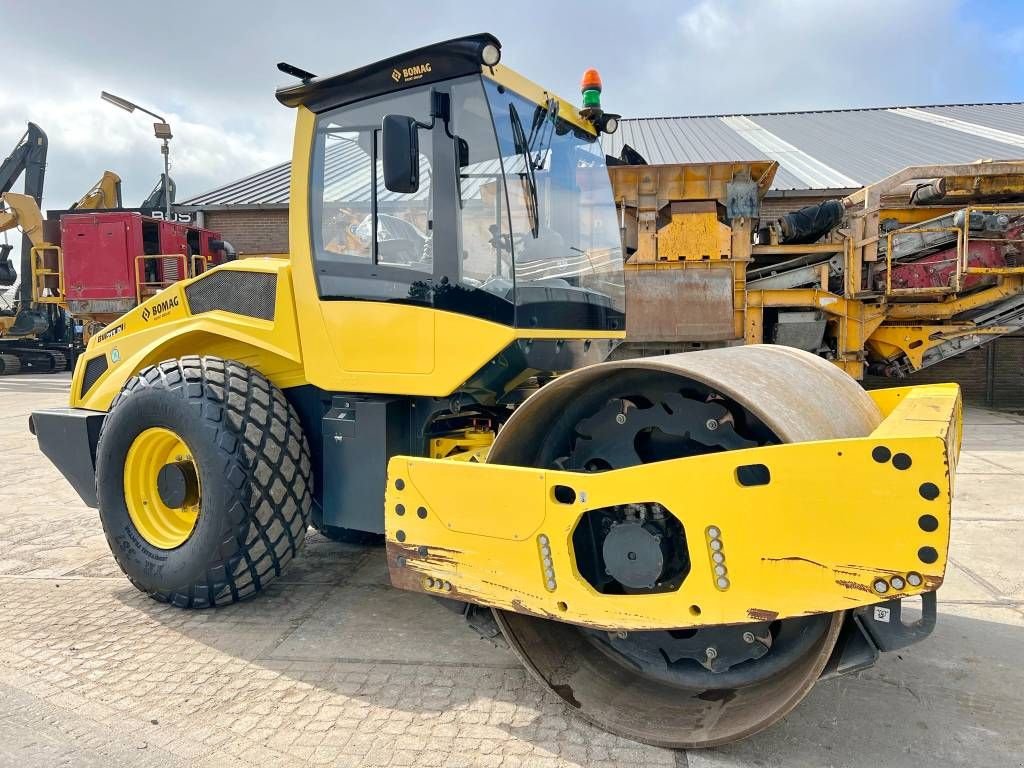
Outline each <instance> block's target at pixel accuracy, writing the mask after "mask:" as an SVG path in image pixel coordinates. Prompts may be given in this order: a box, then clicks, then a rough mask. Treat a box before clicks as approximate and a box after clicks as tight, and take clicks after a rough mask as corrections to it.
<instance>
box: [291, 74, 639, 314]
mask: <svg viewBox="0 0 1024 768" xmlns="http://www.w3.org/2000/svg"><path fill="white" fill-rule="evenodd" d="M439 94H440V95H442V96H446V97H447V99H448V101H449V104H450V110H449V111H450V119H449V120H447V121H445V120H443V119H442V118H436V119H435V118H434V117H433V115H432V105H433V104H435V103H436V101H437V97H438V95H439ZM556 103H557V102H551V103H550V104H547V105H537V104H535V103H533V102H530V101H528V100H527V99H525V98H523V97H521V96H519V95H517V94H515V93H513V92H512V91H510V90H508V89H506V88H504V87H501V86H498V85H496V84H494V83H492V82H490V81H489V80H486V79H483V78H480V77H476V76H473V77H466V78H461V79H458V80H453V81H449V82H446V83H439V84H434V85H432V86H423V87H420V88H413V89H406V90H404V91H400V92H398V93H395V94H387V95H384V96H380V97H377V98H374V99H369V100H366V101H362V102H358V103H356V104H353V105H349V106H345V107H341V108H339V109H336V110H332V111H330V112H325V113H322V114H321V115H319V116H318V125H317V134H316V141H315V143H314V152H313V166H312V175H311V176H312V185H311V195H312V199H311V200H310V203H311V213H312V220H311V222H310V223H311V232H310V234H311V239H312V244H313V252H314V259H315V262H316V267H317V270H316V271H317V279H318V283H319V289H320V295H321V296H322V297H323V298H327V299H330V298H335V299H369V300H384V301H399V302H405V303H417V304H428V305H431V306H434V307H436V308H438V309H444V310H448V311H454V312H461V313H465V314H472V315H476V316H478V317H483V318H485V319H488V320H492V321H496V322H500V323H504V324H507V325H516V326H519V327H524V328H547V329H566V330H619V329H622V328H623V327H624V286H623V266H622V265H623V260H622V251H621V243H620V238H619V231H618V226H617V217H616V210H615V205H614V202H613V200H612V194H611V185H610V183H609V180H608V173H607V170H606V168H605V162H604V155H603V153H602V151H601V147H600V144H599V142H598V141H597V139H596V137H594V136H592V135H590V134H588V133H587V132H585V131H582V130H580V129H579V128H576V127H574V126H573V125H572V124H571V123H570V122H569V121H567V120H565V119H563V118H562V117H560V116H559V115H558V114H557V111H558V110H557V107H555V106H554V104H556ZM388 114H397V115H407V116H410V117H413V118H415V119H416V120H417V121H418V122H419V123H420V125H421V127H420V128H419V151H420V159H419V166H420V183H419V189H418V190H417V191H416V192H415V193H412V194H397V193H394V192H391V191H389V190H387V189H386V188H385V187H384V183H383V173H382V160H381V158H382V151H381V139H382V137H381V130H380V126H381V121H382V119H383V118H384V116H386V115H388Z"/></svg>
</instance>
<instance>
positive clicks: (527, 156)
mask: <svg viewBox="0 0 1024 768" xmlns="http://www.w3.org/2000/svg"><path fill="white" fill-rule="evenodd" d="M508 115H509V120H510V122H511V123H512V139H513V141H514V142H515V145H516V152H517V153H518V154H519V155H520V156H521V157H522V158H523V162H524V163H525V164H526V170H525V172H522V173H520V174H519V176H520V178H522V179H523V180H524V181H525V182H526V191H527V196H526V213H527V215H529V217H530V234H532V235H533V236H534V238H536V237H537V236H538V235H539V234H540V215H539V212H538V202H537V179H536V177H535V176H534V175H533V153H532V152H531V150H530V143H529V141H527V139H526V131H524V130H523V123H522V121H521V120H520V119H519V111H518V110H517V109H516V106H515V104H509V105H508Z"/></svg>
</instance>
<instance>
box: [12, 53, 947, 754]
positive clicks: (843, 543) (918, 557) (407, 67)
mask: <svg viewBox="0 0 1024 768" xmlns="http://www.w3.org/2000/svg"><path fill="white" fill-rule="evenodd" d="M500 55H501V50H500V46H499V43H498V41H497V40H496V39H495V38H494V37H492V36H490V35H476V36H471V37H464V38H459V39H456V40H451V41H448V42H445V43H440V44H437V45H432V46H429V47H425V48H422V49H419V50H415V51H412V52H409V53H405V54H402V55H400V56H396V57H393V58H390V59H386V60H384V61H381V62H379V63H376V64H371V65H369V66H366V67H363V68H361V69H358V70H355V71H353V72H349V73H347V74H342V75H337V76H333V77H324V78H318V77H315V76H313V75H311V74H310V73H308V72H304V71H302V70H299V69H297V68H295V67H292V66H290V65H281V68H282V70H283V71H286V72H288V73H289V74H292V75H295V76H296V77H298V78H299V80H300V82H298V83H297V84H295V85H292V86H289V87H285V88H282V89H280V90H279V91H278V94H277V95H278V99H279V100H280V101H281V102H282V103H284V104H285V105H287V106H289V107H293V108H295V110H296V115H297V120H296V131H295V146H294V157H293V165H292V181H291V214H290V215H291V222H290V251H291V253H290V259H288V260H285V259H269V258H268V259H250V260H244V261H239V262H234V263H230V264H226V265H224V266H221V267H219V268H216V269H213V270H211V271H209V272H207V273H205V274H203V275H201V276H199V277H196V278H194V279H190V280H184V281H182V282H180V283H177V284H175V285H172V286H171V287H169V288H167V289H166V290H164V291H162V292H161V293H159V294H157V295H156V296H154V297H152V298H150V299H148V300H147V301H145V302H144V303H143V304H141V305H140V306H139V307H137V308H135V309H133V310H131V311H130V312H128V313H127V314H125V315H124V316H123V317H121V318H120V319H118V320H117V321H116V322H114V323H113V324H111V325H110V326H108V327H107V328H106V329H105V330H104V331H103V332H102V333H100V334H98V335H96V336H94V337H93V338H92V340H91V341H90V344H89V347H88V349H87V351H86V353H85V354H84V355H83V356H82V358H81V359H80V360H79V362H78V365H77V368H76V370H75V374H74V378H73V381H72V391H71V402H70V407H69V408H64V409H54V410H42V411H37V412H35V413H34V414H33V415H32V417H31V427H32V429H33V431H34V433H35V434H36V435H37V438H38V441H39V444H40V447H41V449H42V451H43V452H44V453H45V454H46V455H47V456H48V457H49V458H50V459H51V460H52V461H53V462H54V463H55V464H56V465H57V466H58V467H59V468H60V470H61V471H62V472H63V474H64V475H65V477H66V478H67V479H68V480H69V481H70V482H71V484H72V485H73V486H74V487H75V489H76V490H77V492H78V493H79V494H80V495H81V497H82V498H83V500H84V501H85V502H86V503H87V504H89V505H91V506H94V507H97V508H98V510H99V514H100V518H101V520H102V523H103V528H104V531H105V532H106V536H107V539H108V541H109V543H110V547H111V549H112V551H113V553H114V556H115V557H116V559H117V562H118V563H119V565H120V566H121V568H122V569H123V570H124V572H125V573H126V575H127V576H128V577H129V578H130V579H131V581H132V582H133V583H134V584H135V585H136V586H137V587H138V588H139V589H140V590H142V591H144V592H146V593H148V594H150V595H152V596H153V597H154V598H156V599H158V600H162V601H167V602H169V603H172V604H174V605H178V606H181V607H183V608H185V607H196V608H198V607H207V606H215V605H223V604H228V603H232V602H234V601H237V600H240V599H244V598H247V597H250V596H252V595H254V594H255V593H257V592H258V591H259V590H260V589H261V588H263V587H265V586H266V585H267V583H268V582H270V581H271V580H272V579H274V578H275V577H277V576H278V575H279V574H280V573H281V571H282V569H283V568H284V567H285V566H286V565H287V564H288V562H289V561H290V560H291V559H292V558H293V557H294V556H295V555H296V553H297V552H298V551H299V549H300V548H301V546H302V544H303V540H304V538H305V535H306V527H307V525H308V524H312V525H313V526H315V527H316V528H317V529H318V530H320V531H321V532H323V533H324V534H325V535H326V536H328V537H331V538H334V539H343V540H349V541H352V540H362V539H369V538H373V537H375V536H376V537H379V536H381V535H382V534H383V538H384V539H385V541H386V555H387V564H388V569H389V572H390V576H391V581H392V582H393V584H394V585H396V586H397V587H400V588H402V589H407V590H412V591H415V592H422V593H425V594H426V595H431V596H435V597H438V598H441V599H443V600H444V601H445V602H446V604H448V605H451V606H454V607H455V608H456V609H457V610H458V611H460V612H461V613H464V614H465V615H466V617H467V618H468V619H469V620H470V623H471V624H472V625H473V626H475V627H477V628H478V629H479V630H480V631H481V632H483V633H484V634H493V635H497V634H498V633H499V632H500V633H501V635H503V636H504V638H505V639H506V640H507V641H508V644H509V646H510V647H511V648H512V650H513V651H514V652H515V654H516V655H517V656H518V657H519V658H520V659H521V660H522V662H523V663H524V664H525V665H526V666H527V667H528V668H529V669H530V670H531V671H532V672H533V673H534V675H535V676H536V677H537V679H538V680H539V681H540V682H541V684H542V685H544V686H545V687H546V688H547V689H549V690H551V691H553V692H554V693H555V694H556V695H557V696H559V697H561V698H562V699H563V700H564V701H565V702H566V703H567V705H568V707H569V708H571V709H572V710H574V711H575V712H577V713H578V714H579V715H580V716H581V717H583V718H586V719H588V720H590V721H592V722H594V723H596V724H598V725H599V726H601V727H603V728H605V729H607V730H609V731H613V732H615V733H619V734H623V735H626V736H628V737H631V738H633V739H637V740H640V741H644V742H648V743H651V744H658V745H664V746H670V747H688V746H708V745H713V744H720V743H724V742H728V741H731V740H734V739H737V738H741V737H744V736H747V735H749V734H752V733H755V732H757V731H759V730H760V729H762V728H765V727H767V726H768V725H770V724H771V723H774V722H776V721H777V720H779V719H780V718H781V717H783V716H784V715H785V714H786V713H787V712H789V711H790V710H791V709H792V708H793V707H795V706H796V705H797V703H798V702H799V701H800V700H801V699H802V698H803V697H804V696H805V695H806V694H807V693H808V691H809V690H810V689H811V686H812V685H813V684H814V682H815V681H816V680H818V679H819V678H821V677H823V676H826V677H827V676H833V675H837V674H842V673H846V672H851V671H854V670H858V669H862V668H864V667H866V666H869V665H870V664H871V663H873V661H874V660H875V659H876V658H877V656H878V654H879V652H880V651H887V650H892V649H895V648H900V647H903V646H905V645H909V644H910V643H912V642H914V641H916V640H919V639H921V638H922V637H924V636H926V635H927V634H928V633H929V632H930V631H931V629H932V626H933V625H934V622H935V616H936V610H935V606H936V603H935V590H936V589H937V588H938V587H939V586H940V585H941V583H942V580H943V574H944V571H945V564H946V560H947V547H948V541H949V528H950V495H951V492H952V483H953V475H954V469H955V463H956V459H957V455H958V451H959V440H960V400H959V392H958V389H957V387H956V386H955V385H952V384H949V385H931V386H917V387H904V388H895V389H885V390H878V391H874V392H870V393H869V392H865V391H864V390H863V389H862V388H861V387H860V386H859V385H858V384H857V382H856V381H855V380H854V379H853V378H851V377H850V376H849V375H848V374H847V373H845V372H844V371H843V370H842V369H841V368H840V367H838V366H836V365H834V364H832V363H830V362H827V361H826V360H824V359H822V358H821V357H819V356H816V355H814V354H811V353H808V352H805V351H802V350H799V349H794V348H790V347H786V346H779V345H750V346H737V347H732V348H722V349H711V350H704V351H697V352H689V353H686V354H674V355H667V356H657V357H654V356H652V357H647V358H641V359H632V360H614V361H608V360H607V358H608V357H609V355H610V353H611V352H612V351H613V350H614V349H615V347H616V346H617V345H618V344H620V342H621V341H622V340H623V338H624V335H625V332H626V329H627V327H628V322H629V321H628V320H627V316H626V314H625V298H624V297H625V281H626V277H627V272H626V269H625V267H624V258H623V255H624V254H623V243H622V238H621V237H620V229H622V228H623V224H622V216H623V210H622V206H618V205H617V203H616V200H615V197H614V194H613V184H612V180H611V177H610V176H609V170H608V167H607V165H606V158H605V154H604V152H603V151H602V150H601V147H600V143H599V135H600V133H601V132H602V131H612V130H614V128H615V123H616V120H617V116H615V115H611V114H608V113H605V112H602V111H601V108H600V103H599V96H598V95H597V94H595V93H594V91H595V90H596V89H595V88H589V89H588V90H589V91H590V93H588V94H585V105H584V109H582V110H579V109H577V108H576V107H574V106H573V105H572V104H570V103H568V102H566V101H564V100H562V99H560V98H558V97H556V96H555V95H553V94H551V93H549V92H548V91H546V90H544V89H543V88H541V87H539V86H537V85H534V84H533V83H531V82H529V81H527V80H526V79H524V78H522V77H521V76H519V75H517V74H516V73H514V72H513V71H512V70H510V69H508V68H506V67H505V66H503V65H502V64H500V63H499V59H500ZM652 167H653V166H652ZM751 178H752V179H753V180H754V182H755V183H756V182H757V181H758V179H757V178H754V177H753V176H752V177H751ZM755 198H756V195H755ZM715 232H716V234H721V233H720V230H719V229H718V228H717V225H716V227H715ZM723 237H724V235H723ZM666 311H667V310H666ZM917 596H920V601H921V605H922V608H921V612H920V614H919V615H917V616H916V617H913V618H912V617H910V616H909V615H907V614H908V612H902V613H901V606H902V605H903V603H902V602H901V601H903V600H904V599H905V598H909V597H917ZM423 631H424V632H427V631H429V628H428V627H424V628H423Z"/></svg>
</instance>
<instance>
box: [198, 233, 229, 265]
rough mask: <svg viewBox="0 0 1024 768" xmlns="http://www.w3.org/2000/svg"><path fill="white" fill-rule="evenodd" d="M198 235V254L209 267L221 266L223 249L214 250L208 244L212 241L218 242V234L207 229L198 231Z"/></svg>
mask: <svg viewBox="0 0 1024 768" xmlns="http://www.w3.org/2000/svg"><path fill="white" fill-rule="evenodd" d="M196 231H197V232H198V233H199V253H201V254H202V255H203V258H205V259H206V261H207V263H208V264H209V266H211V267H216V266H218V265H220V264H223V263H224V261H225V253H224V250H223V249H220V250H214V249H213V247H212V246H211V245H210V243H211V242H212V241H213V240H220V239H221V238H220V232H211V231H210V230H208V229H198V230H196Z"/></svg>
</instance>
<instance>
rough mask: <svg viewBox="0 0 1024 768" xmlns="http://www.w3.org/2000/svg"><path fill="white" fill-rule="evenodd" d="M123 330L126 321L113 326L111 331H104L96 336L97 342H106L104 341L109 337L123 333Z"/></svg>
mask: <svg viewBox="0 0 1024 768" xmlns="http://www.w3.org/2000/svg"><path fill="white" fill-rule="evenodd" d="M123 331H124V323H118V324H117V325H115V326H114V327H113V328H111V329H110V330H109V331H104V332H103V333H101V334H100V335H99V336H97V337H96V343H97V344H99V343H101V342H104V341H106V340H107V339H109V338H112V337H114V336H117V334H119V333H122V332H123Z"/></svg>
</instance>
